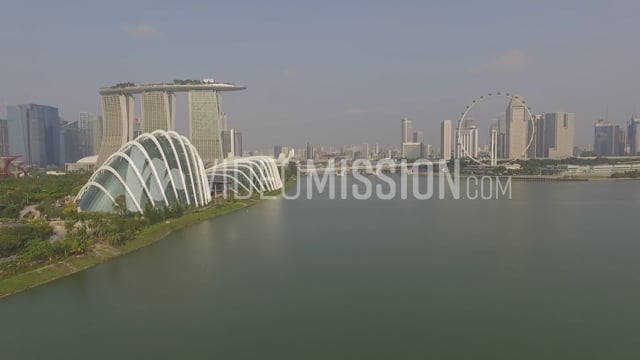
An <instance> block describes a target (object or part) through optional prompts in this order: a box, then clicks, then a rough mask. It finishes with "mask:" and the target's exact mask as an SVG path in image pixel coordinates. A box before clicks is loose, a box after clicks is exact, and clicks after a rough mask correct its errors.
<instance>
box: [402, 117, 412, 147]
mask: <svg viewBox="0 0 640 360" xmlns="http://www.w3.org/2000/svg"><path fill="white" fill-rule="evenodd" d="M400 125H401V126H402V136H401V137H402V143H406V142H411V135H412V132H411V120H410V119H409V118H406V117H405V118H402V119H401V120H400Z"/></svg>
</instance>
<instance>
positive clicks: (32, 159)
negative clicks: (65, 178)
mask: <svg viewBox="0 0 640 360" xmlns="http://www.w3.org/2000/svg"><path fill="white" fill-rule="evenodd" d="M7 115H8V119H7V123H8V128H9V152H10V153H11V154H12V155H20V156H21V157H22V158H21V160H24V161H26V162H28V163H31V164H35V165H38V166H40V167H46V166H63V165H64V164H61V162H60V117H59V115H58V109H57V108H55V107H52V106H47V105H36V104H26V105H17V106H8V107H7Z"/></svg>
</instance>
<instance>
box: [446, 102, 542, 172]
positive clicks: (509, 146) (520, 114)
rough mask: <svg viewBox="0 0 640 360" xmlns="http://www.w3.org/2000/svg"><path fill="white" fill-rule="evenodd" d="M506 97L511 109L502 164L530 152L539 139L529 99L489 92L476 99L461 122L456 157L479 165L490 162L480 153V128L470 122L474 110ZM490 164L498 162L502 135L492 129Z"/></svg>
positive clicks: (461, 118) (507, 121)
mask: <svg viewBox="0 0 640 360" xmlns="http://www.w3.org/2000/svg"><path fill="white" fill-rule="evenodd" d="M495 98H502V99H507V100H508V101H509V106H508V109H507V118H506V127H507V131H506V133H505V134H504V135H505V137H506V141H505V143H504V144H503V152H502V153H503V154H502V155H503V156H502V157H501V159H502V160H505V161H504V162H502V164H509V163H511V162H514V161H515V160H518V159H522V158H524V157H525V156H526V155H527V151H528V150H529V148H530V147H531V144H532V143H533V139H534V138H535V120H534V117H533V114H532V113H531V108H530V107H528V106H527V105H526V101H525V100H524V99H523V98H522V97H520V96H518V95H513V94H510V93H508V92H507V93H503V92H497V93H489V94H487V95H482V96H480V97H478V98H475V99H473V100H472V102H471V103H470V104H469V105H467V107H466V109H465V111H464V112H462V116H461V117H460V120H459V121H458V127H457V131H456V133H457V134H456V152H455V154H456V158H467V159H469V160H471V161H473V162H475V163H477V164H481V165H486V163H485V162H483V161H482V160H481V159H479V157H478V154H477V131H478V129H477V128H475V126H472V125H469V120H468V119H469V117H470V113H471V110H472V109H474V107H476V106H477V105H479V104H481V103H482V102H484V101H486V100H488V99H495ZM490 149H491V150H490V165H493V166H495V165H497V160H498V153H497V149H498V134H497V131H496V130H494V129H492V130H491V141H490Z"/></svg>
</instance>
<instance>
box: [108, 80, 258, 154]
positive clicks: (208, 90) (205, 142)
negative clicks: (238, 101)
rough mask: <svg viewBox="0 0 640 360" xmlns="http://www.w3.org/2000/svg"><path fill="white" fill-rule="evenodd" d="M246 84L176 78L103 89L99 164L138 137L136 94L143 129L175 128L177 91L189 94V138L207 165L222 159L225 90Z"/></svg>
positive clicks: (241, 87)
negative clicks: (172, 80)
mask: <svg viewBox="0 0 640 360" xmlns="http://www.w3.org/2000/svg"><path fill="white" fill-rule="evenodd" d="M244 89H246V87H244V86H239V85H235V84H229V83H221V82H216V81H214V80H212V79H204V80H175V81H174V82H173V83H154V84H138V85H136V84H133V83H120V84H116V85H114V86H110V87H104V88H101V89H100V90H99V93H100V95H102V109H103V114H104V116H103V134H102V145H101V146H100V152H99V153H98V161H97V165H101V164H102V163H103V162H104V161H105V160H106V159H107V158H108V157H109V156H111V154H113V153H114V152H115V151H117V150H118V149H119V148H120V147H122V146H123V145H124V144H126V143H127V142H128V141H131V140H133V139H135V138H136V135H137V134H136V132H135V129H134V127H135V126H134V125H135V118H134V114H135V102H136V100H135V97H134V95H136V94H141V96H140V99H141V110H142V111H141V113H142V119H140V124H139V126H140V129H141V131H142V132H152V131H155V130H165V131H175V126H176V120H175V114H176V108H177V104H176V97H175V93H176V92H187V93H188V95H189V139H190V141H191V143H192V144H193V145H194V146H195V147H196V149H197V150H198V152H199V153H200V155H201V156H202V160H203V161H204V163H205V164H212V163H213V162H215V161H216V160H222V158H223V152H222V141H221V139H220V132H221V130H222V128H223V126H222V121H223V118H224V115H223V112H222V104H221V100H220V92H221V91H232V90H244Z"/></svg>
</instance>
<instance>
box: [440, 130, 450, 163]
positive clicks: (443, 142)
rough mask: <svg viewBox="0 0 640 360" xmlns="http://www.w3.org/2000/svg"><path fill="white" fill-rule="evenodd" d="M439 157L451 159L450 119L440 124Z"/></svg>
mask: <svg viewBox="0 0 640 360" xmlns="http://www.w3.org/2000/svg"><path fill="white" fill-rule="evenodd" d="M440 159H443V160H447V161H448V160H451V120H444V121H443V122H442V124H441V125H440Z"/></svg>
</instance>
